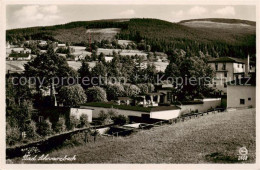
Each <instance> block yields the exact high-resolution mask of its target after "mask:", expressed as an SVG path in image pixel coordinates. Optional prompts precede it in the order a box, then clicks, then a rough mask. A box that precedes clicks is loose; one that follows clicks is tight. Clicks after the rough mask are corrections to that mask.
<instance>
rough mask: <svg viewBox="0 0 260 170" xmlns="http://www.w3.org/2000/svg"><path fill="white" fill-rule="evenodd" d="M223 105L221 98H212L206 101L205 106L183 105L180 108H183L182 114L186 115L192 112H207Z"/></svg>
mask: <svg viewBox="0 0 260 170" xmlns="http://www.w3.org/2000/svg"><path fill="white" fill-rule="evenodd" d="M220 105H221V99H220V98H215V99H214V98H211V99H210V100H204V101H203V104H191V105H182V106H179V107H180V108H181V111H180V113H181V114H186V113H190V112H191V111H195V110H198V111H199V112H206V111H207V110H208V109H210V108H216V107H217V106H220Z"/></svg>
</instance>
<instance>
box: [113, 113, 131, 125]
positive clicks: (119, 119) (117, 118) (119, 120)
mask: <svg viewBox="0 0 260 170" xmlns="http://www.w3.org/2000/svg"><path fill="white" fill-rule="evenodd" d="M113 120H114V124H116V125H120V126H122V125H124V124H126V123H127V122H129V120H128V118H127V117H126V116H124V115H118V116H115V117H113Z"/></svg>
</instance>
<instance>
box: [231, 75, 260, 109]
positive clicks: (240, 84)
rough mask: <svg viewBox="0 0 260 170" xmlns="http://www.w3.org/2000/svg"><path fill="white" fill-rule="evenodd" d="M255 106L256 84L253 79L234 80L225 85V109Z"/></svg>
mask: <svg viewBox="0 0 260 170" xmlns="http://www.w3.org/2000/svg"><path fill="white" fill-rule="evenodd" d="M255 106H256V82H255V79H253V78H242V79H238V80H234V81H231V82H229V83H228V85H227V108H245V107H255Z"/></svg>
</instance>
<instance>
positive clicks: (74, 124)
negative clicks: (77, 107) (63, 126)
mask: <svg viewBox="0 0 260 170" xmlns="http://www.w3.org/2000/svg"><path fill="white" fill-rule="evenodd" d="M79 123H80V122H79V119H77V118H76V116H74V115H72V116H70V124H69V129H70V130H72V129H74V128H76V127H78V125H79Z"/></svg>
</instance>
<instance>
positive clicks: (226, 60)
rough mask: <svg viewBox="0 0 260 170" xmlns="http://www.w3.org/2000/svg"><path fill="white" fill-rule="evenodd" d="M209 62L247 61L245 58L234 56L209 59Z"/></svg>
mask: <svg viewBox="0 0 260 170" xmlns="http://www.w3.org/2000/svg"><path fill="white" fill-rule="evenodd" d="M208 62H209V63H219V62H226V63H243V64H244V63H245V61H244V60H243V59H239V58H234V57H219V58H214V59H211V60H209V61H208Z"/></svg>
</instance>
